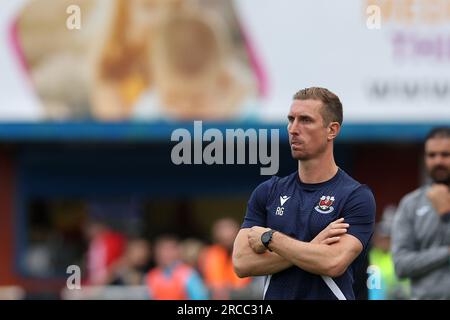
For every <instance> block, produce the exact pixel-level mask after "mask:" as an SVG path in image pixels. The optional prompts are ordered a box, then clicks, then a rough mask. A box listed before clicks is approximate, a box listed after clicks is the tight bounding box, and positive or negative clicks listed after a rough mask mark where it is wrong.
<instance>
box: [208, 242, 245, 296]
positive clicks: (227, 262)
mask: <svg viewBox="0 0 450 320" xmlns="http://www.w3.org/2000/svg"><path fill="white" fill-rule="evenodd" d="M201 260H202V261H201V269H202V272H203V275H204V278H205V283H206V284H207V286H208V287H210V288H211V287H216V288H217V287H219V288H223V287H228V288H234V289H240V288H243V287H245V286H247V285H248V284H249V283H250V281H251V279H250V278H243V279H241V278H239V277H238V276H237V275H236V273H235V272H234V269H233V261H232V259H231V256H230V255H229V254H228V252H227V250H226V249H225V248H223V247H221V246H219V245H212V246H210V247H208V248H207V249H206V250H205V252H204V254H203V256H202V259H201Z"/></svg>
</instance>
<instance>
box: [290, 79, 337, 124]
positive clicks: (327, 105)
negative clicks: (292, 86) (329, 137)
mask: <svg viewBox="0 0 450 320" xmlns="http://www.w3.org/2000/svg"><path fill="white" fill-rule="evenodd" d="M293 99H294V100H308V99H312V100H320V101H322V103H323V107H322V108H321V114H322V118H323V121H324V125H325V126H327V125H328V124H329V123H330V122H338V123H339V124H340V125H342V121H343V120H344V116H343V111H342V103H341V101H340V100H339V97H338V96H337V95H335V94H334V93H333V92H331V91H330V90H328V89H325V88H319V87H311V88H305V89H302V90H300V91H298V92H297V93H296V94H294V97H293Z"/></svg>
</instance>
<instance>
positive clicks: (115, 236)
mask: <svg viewBox="0 0 450 320" xmlns="http://www.w3.org/2000/svg"><path fill="white" fill-rule="evenodd" d="M86 233H87V236H88V239H89V247H88V251H87V261H86V264H87V272H88V277H87V284H89V285H106V284H108V283H109V281H110V277H111V276H112V274H113V273H114V270H115V267H116V264H117V262H118V261H119V259H120V258H121V257H122V255H123V253H124V251H125V247H126V242H127V241H126V237H125V236H124V235H122V234H121V233H119V232H117V231H114V230H112V229H111V228H110V227H108V226H107V225H106V224H104V223H102V222H100V221H95V220H94V221H90V222H89V224H88V226H87V228H86Z"/></svg>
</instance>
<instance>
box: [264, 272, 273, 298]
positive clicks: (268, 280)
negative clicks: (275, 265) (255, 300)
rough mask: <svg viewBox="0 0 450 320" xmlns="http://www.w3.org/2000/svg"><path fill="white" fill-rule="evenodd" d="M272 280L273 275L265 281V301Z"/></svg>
mask: <svg viewBox="0 0 450 320" xmlns="http://www.w3.org/2000/svg"><path fill="white" fill-rule="evenodd" d="M270 279H272V275H271V274H269V275H268V276H267V277H266V281H265V283H264V293H263V300H264V299H266V292H267V289H269V285H270Z"/></svg>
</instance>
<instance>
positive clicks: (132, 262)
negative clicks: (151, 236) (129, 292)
mask: <svg viewBox="0 0 450 320" xmlns="http://www.w3.org/2000/svg"><path fill="white" fill-rule="evenodd" d="M150 255H151V250H150V244H149V243H148V241H147V240H145V239H139V238H137V239H131V240H129V241H128V245H127V249H126V251H125V254H124V255H123V257H122V259H120V262H119V263H118V266H117V268H116V270H115V271H114V274H113V275H112V279H111V281H110V284H113V285H126V286H139V285H143V284H144V277H145V274H146V273H147V271H148V269H149V262H150Z"/></svg>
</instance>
